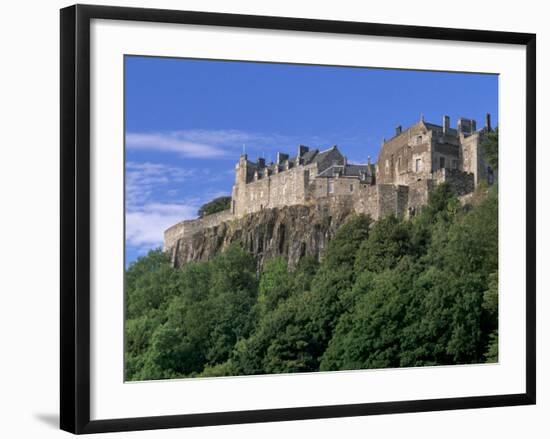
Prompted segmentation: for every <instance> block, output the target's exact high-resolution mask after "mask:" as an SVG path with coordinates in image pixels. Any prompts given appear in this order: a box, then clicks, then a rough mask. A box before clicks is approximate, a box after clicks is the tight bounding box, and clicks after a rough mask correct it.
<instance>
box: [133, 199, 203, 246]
mask: <svg viewBox="0 0 550 439" xmlns="http://www.w3.org/2000/svg"><path fill="white" fill-rule="evenodd" d="M198 207H199V204H198V203H196V202H195V201H191V202H189V203H181V204H177V203H149V204H145V205H143V206H140V207H139V208H135V209H134V210H132V211H130V212H127V213H126V242H127V244H129V245H131V246H134V247H138V248H151V247H154V246H160V245H162V239H163V232H164V230H166V229H167V228H168V227H170V226H172V225H174V224H176V223H178V222H180V221H183V220H185V219H191V218H195V217H196V215H197V209H198Z"/></svg>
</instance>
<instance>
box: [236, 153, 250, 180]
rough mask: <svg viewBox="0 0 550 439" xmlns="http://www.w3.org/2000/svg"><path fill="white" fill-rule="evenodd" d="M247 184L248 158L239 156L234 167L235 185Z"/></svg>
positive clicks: (242, 155) (244, 155) (243, 155)
mask: <svg viewBox="0 0 550 439" xmlns="http://www.w3.org/2000/svg"><path fill="white" fill-rule="evenodd" d="M247 182H248V156H247V155H246V154H241V157H240V158H239V162H238V163H237V166H235V184H237V185H238V184H242V183H245V184H246V183H247Z"/></svg>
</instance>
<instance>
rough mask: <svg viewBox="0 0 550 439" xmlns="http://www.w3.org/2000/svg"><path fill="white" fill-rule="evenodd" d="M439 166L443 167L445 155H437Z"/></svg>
mask: <svg viewBox="0 0 550 439" xmlns="http://www.w3.org/2000/svg"><path fill="white" fill-rule="evenodd" d="M439 167H440V168H441V169H443V168H445V157H439Z"/></svg>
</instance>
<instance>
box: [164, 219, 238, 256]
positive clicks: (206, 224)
mask: <svg viewBox="0 0 550 439" xmlns="http://www.w3.org/2000/svg"><path fill="white" fill-rule="evenodd" d="M233 218H234V215H233V213H232V212H231V210H223V211H221V212H216V213H213V214H211V215H206V216H205V217H203V218H197V219H193V220H185V221H181V222H179V223H177V224H175V225H173V226H172V227H170V228H168V229H166V230H165V231H164V250H168V249H170V248H172V247H174V246H175V245H176V244H177V241H178V239H180V238H181V237H183V236H192V235H194V234H195V233H198V232H200V231H201V230H203V229H207V228H210V227H215V226H217V225H219V224H220V223H222V222H224V221H229V220H231V219H233Z"/></svg>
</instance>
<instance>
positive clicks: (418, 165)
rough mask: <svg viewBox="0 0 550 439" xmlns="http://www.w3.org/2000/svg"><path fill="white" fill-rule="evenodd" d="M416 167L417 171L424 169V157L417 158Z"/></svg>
mask: <svg viewBox="0 0 550 439" xmlns="http://www.w3.org/2000/svg"><path fill="white" fill-rule="evenodd" d="M414 169H415V171H416V172H420V171H422V159H416V161H415V167H414Z"/></svg>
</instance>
